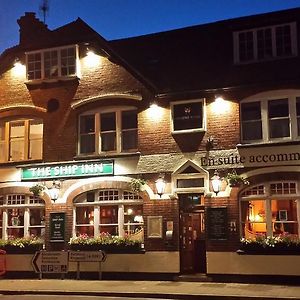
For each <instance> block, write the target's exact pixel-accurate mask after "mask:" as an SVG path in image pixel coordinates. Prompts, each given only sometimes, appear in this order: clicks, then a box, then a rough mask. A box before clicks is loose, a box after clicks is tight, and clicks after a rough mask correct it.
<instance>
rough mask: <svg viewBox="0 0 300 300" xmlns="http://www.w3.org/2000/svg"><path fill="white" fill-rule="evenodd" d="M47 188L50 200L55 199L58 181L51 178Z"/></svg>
mask: <svg viewBox="0 0 300 300" xmlns="http://www.w3.org/2000/svg"><path fill="white" fill-rule="evenodd" d="M48 190H49V195H50V198H51V200H53V201H55V200H57V199H58V196H59V190H60V182H59V181H55V180H53V182H52V186H51V187H50V188H49V189H48Z"/></svg>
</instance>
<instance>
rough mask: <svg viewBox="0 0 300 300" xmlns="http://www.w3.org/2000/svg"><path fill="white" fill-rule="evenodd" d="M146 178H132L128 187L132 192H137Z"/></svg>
mask: <svg viewBox="0 0 300 300" xmlns="http://www.w3.org/2000/svg"><path fill="white" fill-rule="evenodd" d="M144 184H146V180H145V179H143V178H132V179H131V181H130V188H131V190H132V191H133V192H134V193H139V192H140V191H141V190H142V187H143V185H144Z"/></svg>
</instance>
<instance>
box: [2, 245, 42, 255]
mask: <svg viewBox="0 0 300 300" xmlns="http://www.w3.org/2000/svg"><path fill="white" fill-rule="evenodd" d="M0 249H1V250H4V251H6V253H7V254H34V253H35V252H37V251H40V250H42V249H43V245H27V246H24V247H18V246H13V245H5V246H3V247H1V248H0Z"/></svg>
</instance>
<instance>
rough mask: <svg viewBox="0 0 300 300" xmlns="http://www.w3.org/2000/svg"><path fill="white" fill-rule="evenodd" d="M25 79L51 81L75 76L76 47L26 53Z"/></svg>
mask: <svg viewBox="0 0 300 300" xmlns="http://www.w3.org/2000/svg"><path fill="white" fill-rule="evenodd" d="M26 56H27V79H28V80H39V79H53V78H58V77H66V76H74V75H76V74H77V68H76V59H77V57H78V50H77V47H76V46H68V47H60V48H52V49H46V50H39V51H34V52H28V53H26Z"/></svg>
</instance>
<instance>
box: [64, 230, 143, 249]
mask: <svg viewBox="0 0 300 300" xmlns="http://www.w3.org/2000/svg"><path fill="white" fill-rule="evenodd" d="M69 245H70V249H71V250H79V251H99V250H102V251H105V252H107V253H141V252H143V251H144V249H143V248H142V243H141V242H140V241H137V240H131V239H130V238H129V237H127V236H125V237H119V236H113V235H110V234H108V233H102V234H100V235H99V236H98V237H90V236H88V235H86V234H81V235H79V236H76V237H72V238H71V239H70V241H69Z"/></svg>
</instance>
